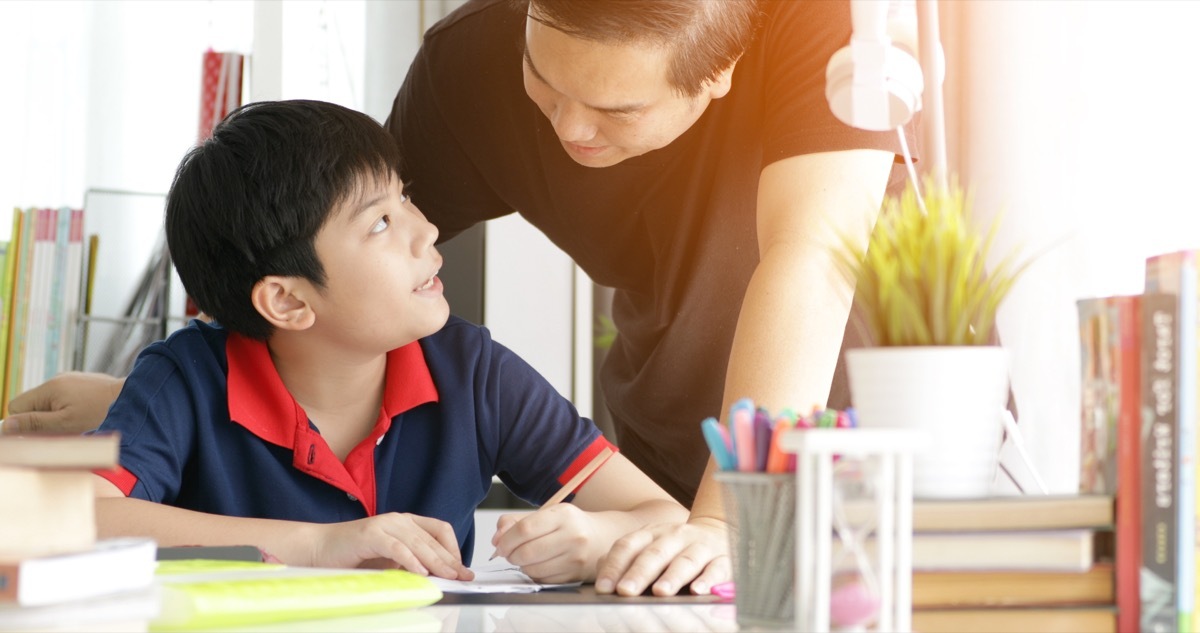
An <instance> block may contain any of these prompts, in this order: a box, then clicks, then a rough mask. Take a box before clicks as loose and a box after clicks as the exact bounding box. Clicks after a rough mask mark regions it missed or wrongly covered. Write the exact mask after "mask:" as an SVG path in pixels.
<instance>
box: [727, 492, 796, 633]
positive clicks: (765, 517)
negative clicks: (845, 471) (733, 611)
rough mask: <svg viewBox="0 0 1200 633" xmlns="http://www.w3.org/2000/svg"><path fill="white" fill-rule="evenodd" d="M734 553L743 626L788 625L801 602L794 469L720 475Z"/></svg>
mask: <svg viewBox="0 0 1200 633" xmlns="http://www.w3.org/2000/svg"><path fill="white" fill-rule="evenodd" d="M716 478H717V481H718V482H719V483H720V484H721V490H722V491H723V493H722V494H723V498H724V501H725V512H726V515H727V516H728V517H729V518H730V521H732V522H733V525H734V527H735V528H736V529H735V530H731V531H730V533H729V535H730V536H729V539H730V543H729V545H730V547H729V549H730V552H732V555H733V581H734V585H735V586H736V587H737V590H736V595H735V598H734V601H735V604H736V605H737V621H738V624H739V625H740V626H760V627H787V626H790V625H791V624H792V623H793V622H794V618H795V600H796V591H795V586H796V476H795V475H794V474H791V473H786V474H767V473H760V472H732V471H722V472H718V473H716Z"/></svg>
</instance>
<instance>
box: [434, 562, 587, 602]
mask: <svg viewBox="0 0 1200 633" xmlns="http://www.w3.org/2000/svg"><path fill="white" fill-rule="evenodd" d="M471 571H473V572H475V580H446V579H445V578H437V577H435V576H430V577H429V579H430V580H432V581H433V584H435V585H437V588H438V589H441V590H442V592H443V593H534V592H537V591H541V590H543V589H557V588H559V587H578V586H579V585H581V584H583V583H580V582H568V583H562V584H541V583H538V582H535V581H534V580H533V579H532V578H530V577H529V576H527V575H526V574H525V572H523V571H521V568H520V567H517V566H516V565H513V564H512V563H510V562H508V561H507V560H504V559H503V558H498V559H496V560H494V561H488V562H486V563H480V564H479V565H477V566H473V567H471Z"/></svg>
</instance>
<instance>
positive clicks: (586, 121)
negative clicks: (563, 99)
mask: <svg viewBox="0 0 1200 633" xmlns="http://www.w3.org/2000/svg"><path fill="white" fill-rule="evenodd" d="M551 123H552V124H553V125H554V133H555V134H557V135H558V138H560V139H562V140H564V141H567V142H568V143H586V142H587V141H590V140H592V139H593V138H595V137H596V125H595V123H593V122H592V113H590V112H588V110H587V108H585V107H584V106H582V105H580V104H577V103H570V102H567V103H563V104H561V105H559V106H558V108H557V109H556V110H555V111H554V120H553V121H552V122H551Z"/></svg>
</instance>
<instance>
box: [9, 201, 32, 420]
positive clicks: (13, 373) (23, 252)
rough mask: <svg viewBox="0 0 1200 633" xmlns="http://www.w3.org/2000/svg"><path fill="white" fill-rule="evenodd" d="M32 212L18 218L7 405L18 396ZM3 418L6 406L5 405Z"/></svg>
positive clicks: (25, 312)
mask: <svg viewBox="0 0 1200 633" xmlns="http://www.w3.org/2000/svg"><path fill="white" fill-rule="evenodd" d="M36 216H37V212H36V209H27V210H25V211H24V212H22V214H21V248H20V251H19V252H18V253H17V260H18V261H17V267H16V271H15V275H16V276H15V277H14V280H13V314H12V327H11V329H10V330H9V338H8V375H7V376H5V378H6V379H7V380H8V383H7V394H8V395H7V398H8V400H9V401H11V400H12V399H13V398H14V397H16V396H17V395H18V394H20V393H21V387H22V384H21V375H22V369H23V368H24V366H25V330H26V323H27V321H28V320H29V286H30V283H31V282H32V279H31V275H30V272H29V269H30V266H32V265H33V236H34V232H33V225H34V224H35V222H34V220H35V219H36ZM5 408H6V414H7V403H6V407H5Z"/></svg>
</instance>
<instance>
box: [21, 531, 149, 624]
mask: <svg viewBox="0 0 1200 633" xmlns="http://www.w3.org/2000/svg"><path fill="white" fill-rule="evenodd" d="M157 552H158V547H157V546H156V544H155V542H154V540H153V539H148V538H116V539H107V540H102V541H97V542H96V545H95V546H94V547H92V548H91V549H87V550H83V551H78V552H71V553H66V554H56V555H51V556H37V557H32V558H24V559H21V560H16V561H11V562H0V603H5V602H9V603H15V604H18V605H21V606H26V607H36V606H41V605H49V604H58V603H64V602H71V601H74V600H87V599H90V598H97V597H100V596H105V595H109V594H115V593H121V592H127V591H137V590H144V589H148V588H149V587H151V586H153V584H154V569H155V564H156V563H155V555H156V554H157Z"/></svg>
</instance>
